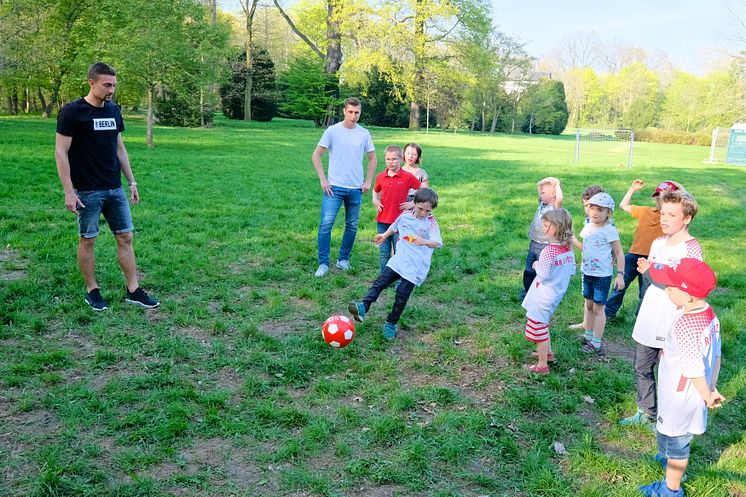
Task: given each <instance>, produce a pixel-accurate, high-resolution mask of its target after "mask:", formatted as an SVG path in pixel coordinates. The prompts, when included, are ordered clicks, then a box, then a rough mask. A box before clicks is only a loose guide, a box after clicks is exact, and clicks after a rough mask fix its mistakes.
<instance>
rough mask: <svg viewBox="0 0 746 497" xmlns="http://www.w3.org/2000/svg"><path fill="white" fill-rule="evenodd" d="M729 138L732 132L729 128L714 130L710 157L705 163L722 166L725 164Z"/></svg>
mask: <svg viewBox="0 0 746 497" xmlns="http://www.w3.org/2000/svg"><path fill="white" fill-rule="evenodd" d="M729 137H730V130H729V129H728V128H715V129H713V130H712V142H711V143H710V157H709V158H708V159H707V160H706V161H705V164H722V163H724V162H725V154H726V152H727V151H728V138H729Z"/></svg>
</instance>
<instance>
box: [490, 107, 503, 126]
mask: <svg viewBox="0 0 746 497" xmlns="http://www.w3.org/2000/svg"><path fill="white" fill-rule="evenodd" d="M501 109H502V107H498V106H497V105H495V108H494V112H493V114H492V126H490V133H494V132H495V129H496V128H497V118H498V117H500V110H501Z"/></svg>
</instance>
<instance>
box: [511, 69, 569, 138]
mask: <svg viewBox="0 0 746 497" xmlns="http://www.w3.org/2000/svg"><path fill="white" fill-rule="evenodd" d="M521 112H522V114H523V123H522V125H521V130H522V131H523V132H525V133H529V134H535V133H541V134H547V135H558V134H560V133H562V131H563V130H564V129H565V126H566V125H567V118H568V112H567V104H566V103H565V88H564V85H563V84H562V82H561V81H557V80H552V79H546V78H545V79H542V80H540V81H539V83H538V84H536V85H534V86H532V87H531V88H530V89H529V90H528V93H527V94H526V97H525V98H524V100H523V102H521Z"/></svg>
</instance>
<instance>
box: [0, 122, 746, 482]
mask: <svg viewBox="0 0 746 497" xmlns="http://www.w3.org/2000/svg"><path fill="white" fill-rule="evenodd" d="M127 126H128V127H127V131H126V133H125V143H126V144H127V147H128V150H129V153H130V158H131V160H132V163H133V168H134V171H135V175H136V178H137V181H138V184H139V189H140V194H141V197H142V203H141V205H139V206H135V207H133V216H134V220H135V225H136V228H137V235H136V238H135V249H136V253H137V256H138V267H139V270H140V272H141V281H142V284H143V286H144V287H145V288H147V289H148V290H149V291H151V292H152V293H153V294H155V295H156V296H158V297H159V298H160V299H161V300H162V302H163V304H162V305H161V307H160V308H159V309H157V310H153V311H143V310H141V309H137V308H133V307H131V306H127V305H126V304H124V303H123V293H124V290H123V280H122V276H121V272H120V270H119V267H118V265H117V263H116V259H115V256H114V254H115V243H114V240H113V237H112V236H111V234H110V233H108V231H107V230H106V229H104V230H102V236H101V237H100V240H99V241H98V244H97V249H96V251H97V256H98V266H97V267H98V278H99V283H100V285H101V287H102V293H103V295H104V297H106V298H107V299H108V301H109V305H110V310H109V311H106V312H104V313H101V314H94V313H93V312H92V311H91V310H90V309H88V307H87V306H86V305H85V304H84V302H83V291H84V285H83V282H82V278H81V276H80V274H79V272H78V268H77V264H76V261H75V256H74V254H75V247H76V245H77V232H76V226H75V221H74V216H73V215H72V214H70V213H68V212H66V211H65V209H64V205H63V204H64V202H63V195H62V189H61V186H60V184H59V180H58V179H57V173H56V169H55V166H54V159H53V144H54V121H53V120H40V119H33V118H8V117H3V118H0V323H1V327H0V391H1V392H2V395H0V495H2V496H41V495H45V496H96V497H101V496H122V497H124V496H157V495H176V496H239V495H240V496H297V497H300V496H317V495H324V496H347V497H363V496H366V497H371V496H372V497H384V496H387V497H388V496H394V495H397V496H433V497H435V496H437V497H446V496H470V497H472V496H484V495H489V496H490V497H496V496H586V497H590V496H599V497H600V496H607V495H614V496H629V497H632V496H635V495H638V493H637V491H636V488H637V487H638V485H640V484H644V483H649V482H650V481H652V480H653V479H656V478H660V477H661V476H662V471H661V470H660V468H659V466H658V465H657V464H656V463H655V462H654V460H653V456H654V454H655V440H654V435H653V434H651V433H649V432H647V431H646V430H645V429H622V428H620V427H619V426H618V424H617V420H618V419H619V418H620V417H622V416H623V415H628V414H630V413H632V412H633V411H634V380H633V368H632V363H631V357H632V351H633V342H632V340H631V338H630V334H631V329H632V325H633V322H634V316H633V309H634V306H633V305H632V303H633V301H634V298H633V296H634V295H633V294H630V295H628V296H627V305H626V306H625V307H624V308H623V310H622V313H621V314H620V318H619V319H618V320H617V321H615V322H614V323H611V324H610V325H609V326H608V328H607V334H606V336H607V347H608V349H609V354H608V355H607V356H606V358H604V359H603V360H600V361H599V360H597V359H594V358H589V357H586V356H584V355H582V354H581V353H580V352H579V347H578V344H577V341H576V339H575V336H574V332H570V331H568V330H567V325H568V324H570V323H574V322H577V321H578V320H579V319H581V315H582V298H581V295H580V278H579V276H578V277H576V278H575V279H574V281H573V283H572V286H571V288H570V291H569V292H568V294H567V296H566V298H565V300H564V301H563V303H562V304H561V305H560V307H559V309H558V311H557V312H556V314H555V316H554V319H553V321H552V323H551V327H552V333H553V337H554V340H553V343H554V348H555V351H556V352H557V356H558V360H557V362H556V363H555V365H554V366H553V368H552V373H551V374H550V375H549V376H547V377H543V378H536V377H531V376H529V375H527V374H526V373H525V372H524V371H523V370H522V369H521V365H522V364H523V363H524V362H527V361H528V354H529V353H530V351H531V350H532V347H531V346H530V345H529V344H528V342H526V340H525V339H524V338H523V335H522V326H523V324H524V313H523V312H522V308H521V307H520V303H519V302H518V300H517V294H518V291H519V287H520V280H521V274H522V268H523V261H524V258H525V252H526V249H527V247H528V241H527V238H526V230H527V226H528V223H529V221H530V219H531V217H532V215H533V213H534V210H535V207H536V188H535V183H536V181H538V180H539V179H541V178H542V177H544V176H548V175H552V176H557V177H559V178H560V179H561V180H562V185H563V189H564V190H565V195H566V202H565V206H566V207H568V208H569V209H570V211H571V213H572V214H573V216H574V219H575V221H576V222H577V223H581V222H582V213H581V211H582V209H581V202H580V193H581V192H582V190H583V189H584V188H585V187H586V186H587V185H589V184H591V183H601V184H602V185H604V186H605V187H606V189H607V190H608V191H609V192H610V193H611V194H612V196H613V197H614V198H615V200H616V201H617V203H618V202H619V200H621V197H622V195H623V194H624V192H625V191H626V189H627V187H628V185H629V183H630V182H631V181H632V180H633V179H635V178H641V179H643V180H645V181H646V182H647V183H648V186H647V187H646V189H645V190H644V194H639V195H638V196H637V197H635V199H634V200H635V201H636V202H637V203H646V202H649V197H648V195H649V194H650V192H651V191H652V186H653V185H654V184H655V183H656V182H658V181H660V180H664V179H674V180H677V181H680V182H682V183H683V184H684V185H685V186H686V187H687V188H688V189H689V190H690V191H691V192H692V193H693V194H694V195H695V196H696V198H697V199H698V201H699V202H700V213H699V214H698V216H697V217H696V218H695V220H694V222H693V227H692V233H693V234H694V235H695V236H697V237H698V238H699V240H700V241H701V243H702V245H703V247H704V250H705V259H706V260H707V261H708V262H709V263H710V264H711V265H712V266H713V268H714V270H715V272H716V274H717V276H718V283H719V288H718V289H717V290H716V291H715V292H714V294H713V295H712V298H711V299H710V301H711V303H712V304H713V307H714V308H715V310H716V312H717V313H718V315H719V317H720V320H721V323H722V333H723V342H724V348H723V354H724V359H723V371H722V373H721V382H720V387H721V388H720V391H721V392H722V393H723V394H724V395H725V397H726V398H727V399H728V400H727V401H726V403H725V405H724V406H723V407H722V408H721V409H719V410H718V411H717V412H715V413H714V415H712V417H711V420H710V426H709V431H708V433H707V434H705V435H704V436H703V437H698V438H697V439H696V441H695V442H694V445H693V455H692V462H691V464H690V467H689V470H688V476H689V479H688V481H687V483H686V484H685V488H686V491H687V495H689V496H691V497H697V496H700V497H704V496H707V497H721V496H722V497H726V496H744V495H746V436H745V435H744V433H745V431H744V430H745V429H746V405H745V402H744V401H746V389H745V387H746V369H744V365H745V364H746V362H745V361H744V357H745V356H746V333H745V328H746V325H745V321H744V315H746V301H745V300H744V291H745V290H746V278H744V276H743V275H744V267H743V261H744V260H746V237H745V235H746V216H744V213H745V212H746V200H745V199H746V194H745V193H744V192H746V168H739V167H733V166H713V165H704V164H702V160H703V159H705V158H706V157H707V154H708V151H707V149H705V148H701V147H700V148H698V147H686V146H677V145H655V144H648V143H638V144H635V160H634V166H633V167H632V168H631V169H627V168H625V167H619V166H618V165H617V164H611V165H610V166H609V167H607V168H603V167H602V168H599V167H595V168H592V167H589V166H584V165H573V164H572V153H573V146H574V142H573V137H572V136H561V137H527V136H515V137H511V136H506V135H495V136H485V135H471V134H456V135H453V134H451V133H448V134H443V133H440V132H432V133H430V134H424V133H417V134H413V133H409V132H406V131H403V130H392V129H375V128H374V129H372V133H373V137H374V140H375V143H376V145H377V152H378V156H379V164H380V167H379V169H380V168H381V167H382V165H383V161H382V158H383V157H382V155H383V149H384V147H385V146H386V145H388V144H390V143H396V144H400V145H403V144H404V143H406V142H408V141H413V140H414V141H417V142H419V143H420V144H421V145H422V147H423V149H424V153H423V167H425V168H426V169H427V171H428V172H429V173H430V176H431V186H432V187H433V188H434V189H435V190H436V191H438V193H439V194H440V206H439V207H438V209H436V210H435V212H434V214H435V216H436V217H437V219H438V221H439V223H440V226H441V230H442V234H443V240H444V246H443V248H442V249H439V250H437V251H436V252H435V254H434V257H433V266H432V271H431V273H430V277H429V278H428V280H427V281H426V282H425V284H424V285H423V286H422V287H421V288H419V289H418V290H416V291H415V293H414V294H413V297H412V299H411V300H410V303H409V306H408V308H407V310H406V311H405V313H404V316H403V318H402V321H401V326H402V329H403V331H402V332H401V334H400V336H399V337H397V339H396V340H395V341H393V342H390V343H389V342H385V341H384V340H383V339H382V337H381V327H382V325H383V322H384V319H385V316H386V314H387V312H388V307H389V306H390V305H391V301H392V294H391V293H390V292H386V293H385V294H384V295H382V298H381V300H380V301H379V303H378V304H376V305H375V306H374V307H373V308H372V309H371V311H370V313H369V318H368V320H366V322H365V323H364V324H363V325H358V327H357V336H356V338H355V340H354V342H353V343H352V344H351V345H350V346H349V347H347V348H345V349H342V350H335V349H332V348H330V347H328V346H327V345H326V344H325V343H324V342H323V340H322V339H321V333H320V325H321V323H322V322H323V321H324V319H326V317H328V316H329V315H331V314H334V313H340V312H344V311H345V310H346V308H347V303H348V302H349V301H350V300H352V299H354V298H359V297H360V296H361V295H362V294H363V292H364V291H365V290H366V289H367V287H368V285H369V283H370V282H371V281H372V280H373V279H374V278H375V276H376V272H377V268H378V253H377V248H376V246H375V245H374V244H373V243H372V241H371V240H372V238H373V235H374V233H375V222H374V209H373V207H372V206H371V203H370V197H367V196H366V199H365V203H364V205H363V212H362V215H361V220H360V231H359V233H358V242H357V243H356V245H355V251H354V253H353V258H352V264H353V271H352V272H351V273H349V274H344V273H340V272H338V271H334V270H333V271H332V272H331V274H329V275H328V276H327V277H325V278H323V279H316V278H314V277H313V276H312V275H313V272H314V270H315V269H316V229H317V226H318V218H319V213H320V204H321V191H320V188H319V184H318V180H317V178H316V175H315V173H314V171H313V168H312V166H311V161H310V154H311V152H312V150H313V148H314V146H315V145H316V143H317V142H318V139H319V137H320V135H321V130H319V129H315V128H314V127H313V126H312V125H310V124H308V123H305V122H295V121H281V120H280V121H275V122H273V123H270V124H253V123H252V124H244V123H235V122H227V121H225V120H220V121H218V123H217V126H216V127H214V128H212V129H175V128H157V129H156V133H155V142H156V148H155V149H153V150H149V149H147V147H146V146H145V130H144V125H143V122H142V120H141V119H140V118H130V119H128V120H127ZM615 220H616V225H617V227H618V228H619V231H620V233H621V234H622V241H623V246H624V247H625V249H626V248H627V247H628V246H629V243H630V241H631V237H632V234H633V230H634V224H633V222H632V220H631V218H630V217H629V216H628V215H627V214H625V213H623V212H620V213H619V214H618V215H617V216H616V218H615ZM341 224H342V223H341V222H338V225H337V227H336V228H335V232H334V235H333V240H332V258H333V259H332V260H334V256H335V255H336V251H337V250H338V248H339V242H340V239H341V231H342V226H341ZM635 291H636V288H635V289H634V290H633V293H634V292H635ZM554 442H561V443H562V444H564V446H565V447H566V449H567V452H568V454H567V455H562V454H559V453H557V452H555V450H554V448H553V444H554Z"/></svg>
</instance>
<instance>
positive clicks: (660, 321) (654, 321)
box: [632, 235, 702, 349]
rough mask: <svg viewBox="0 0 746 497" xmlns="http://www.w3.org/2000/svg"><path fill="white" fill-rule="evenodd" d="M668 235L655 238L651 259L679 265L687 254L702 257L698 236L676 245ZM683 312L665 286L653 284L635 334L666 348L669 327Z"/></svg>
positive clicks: (640, 340) (641, 340) (651, 344)
mask: <svg viewBox="0 0 746 497" xmlns="http://www.w3.org/2000/svg"><path fill="white" fill-rule="evenodd" d="M668 238H669V237H668V235H666V236H661V237H659V238H656V239H655V240H654V241H653V244H652V245H651V246H650V255H649V256H648V260H649V261H650V262H651V263H660V264H665V265H667V266H675V265H677V264H678V263H679V261H680V260H681V259H683V258H685V257H693V258H695V259H699V260H700V261H701V260H702V246H701V245H700V244H699V242H698V241H697V239H696V238H690V239H689V240H686V241H683V242H681V243H677V244H675V245H666V241H667V240H668ZM680 313H681V311H680V310H677V309H676V306H675V305H674V303H673V302H671V300H670V299H669V298H668V295H666V291H665V290H664V289H662V288H658V287H656V286H654V285H650V287H648V289H647V291H646V292H645V297H644V298H643V299H642V304H641V305H640V312H638V313H637V320H636V321H635V327H634V329H633V330H632V338H634V339H635V341H636V342H637V343H639V344H641V345H646V346H648V347H653V348H656V349H661V348H663V343H664V342H665V341H666V336H667V335H668V331H669V330H670V329H671V326H672V325H673V322H674V321H675V320H676V318H677V317H678V316H679V314H680Z"/></svg>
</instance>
